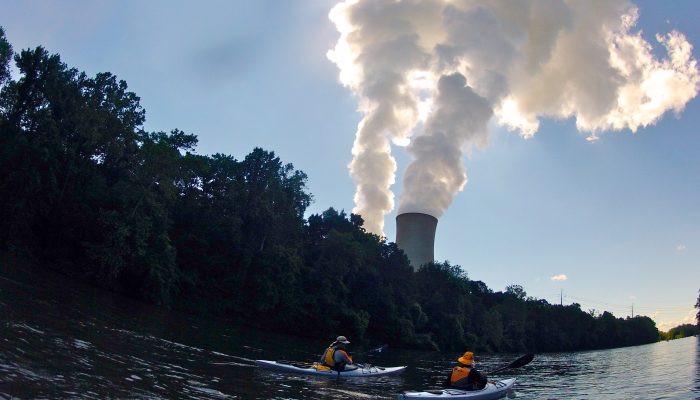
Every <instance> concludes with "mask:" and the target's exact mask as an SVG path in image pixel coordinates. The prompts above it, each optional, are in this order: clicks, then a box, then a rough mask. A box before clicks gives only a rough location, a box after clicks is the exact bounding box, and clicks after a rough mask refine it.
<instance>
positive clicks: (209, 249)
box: [0, 28, 660, 352]
mask: <svg viewBox="0 0 700 400" xmlns="http://www.w3.org/2000/svg"><path fill="white" fill-rule="evenodd" d="M13 56H14V57H13ZM13 58H14V62H15V64H16V66H17V69H18V70H19V77H18V79H17V80H14V79H12V77H11V75H10V73H9V66H10V62H11V60H12V59H13ZM144 121H145V110H144V109H143V108H142V107H141V105H140V104H139V98H138V97H137V96H136V94H134V93H132V92H129V91H128V88H127V84H126V83H125V82H124V81H119V80H117V78H116V77H115V76H113V75H112V74H110V73H100V74H97V75H96V76H94V77H88V76H87V75H86V74H85V73H83V72H79V71H78V70H76V69H74V68H69V67H68V66H66V64H64V63H63V62H61V60H60V57H59V56H58V55H52V54H49V53H48V52H47V51H46V50H45V49H43V48H42V47H37V48H36V49H29V50H23V51H21V52H19V53H17V54H14V53H13V51H12V47H11V46H10V44H9V43H8V42H7V41H6V39H5V37H4V32H3V31H2V29H1V28H0V169H1V170H2V173H1V174H0V198H2V199H3V201H2V204H1V205H0V251H3V252H6V253H8V254H15V255H19V256H20V257H21V258H26V259H29V260H31V262H32V263H33V264H36V265H40V266H50V268H51V269H54V270H56V271H59V272H60V273H62V274H64V275H68V276H72V277H74V278H76V279H80V280H82V281H86V282H89V283H90V284H92V285H95V286H98V287H102V288H106V289H108V290H111V291H113V292H117V293H121V294H123V295H126V296H128V297H130V298H135V299H139V300H141V301H145V302H149V303H153V304H156V305H160V306H163V307H169V308H173V309H181V310H188V311H193V312H197V313H205V314H206V313H208V314H212V315H216V316H222V317H226V318H229V319H231V320H234V321H237V322H241V323H244V324H246V325H250V326H253V327H257V328H262V329H274V330H275V331H277V332H280V331H282V332H287V333H289V334H293V335H298V336H307V337H315V338H328V337H333V336H337V335H338V334H339V332H342V333H343V334H344V335H347V336H349V337H352V338H353V340H355V341H359V342H362V341H365V342H369V341H372V342H375V343H387V344H390V345H392V346H397V347H406V348H420V349H435V350H453V351H462V350H463V349H465V348H470V349H474V350H475V351H479V352H525V351H528V352H552V351H574V350H591V349H603V348H612V347H620V346H630V345H639V344H645V343H652V342H656V341H658V340H659V338H660V333H659V331H658V329H657V328H656V325H655V323H654V321H653V320H652V319H650V318H648V317H645V316H636V317H634V318H624V319H623V318H615V317H614V316H613V315H612V314H611V313H609V312H607V311H605V312H603V313H602V314H598V313H596V312H595V311H588V312H586V311H583V310H581V307H580V305H579V304H575V303H574V304H570V305H565V306H561V305H556V304H549V303H548V302H547V301H545V300H542V299H536V298H532V297H529V296H527V293H526V292H525V290H524V289H523V287H521V286H519V285H511V286H509V287H508V288H507V289H506V290H505V291H504V292H494V291H493V290H491V289H489V288H488V287H487V286H486V284H485V283H484V282H481V281H478V280H472V279H470V278H469V277H468V275H467V274H466V272H464V271H463V270H462V268H461V267H460V266H458V265H452V264H450V263H449V262H447V261H445V262H438V263H433V264H428V265H426V266H424V267H422V268H421V269H420V270H419V271H417V272H414V271H413V268H412V267H410V266H409V264H408V261H407V258H406V257H405V255H404V254H403V252H402V251H401V250H399V249H398V248H397V247H396V244H395V243H392V242H388V241H387V240H386V239H385V238H382V237H379V236H377V235H374V234H371V233H368V232H366V231H365V229H364V228H363V220H362V218H361V216H359V215H355V214H350V215H347V214H346V213H345V212H344V211H337V210H335V209H333V208H328V209H327V210H326V211H324V212H322V213H320V214H313V215H310V216H309V217H308V218H305V217H304V215H305V212H306V210H307V208H308V206H309V205H310V204H311V201H312V195H311V193H309V192H308V189H307V176H306V175H305V174H304V173H303V172H302V171H299V170H296V169H295V168H294V167H293V166H292V165H291V164H285V163H283V162H282V160H280V159H279V158H278V157H277V156H276V155H275V153H274V152H271V151H266V150H263V149H260V148H256V149H254V150H253V151H252V152H251V153H250V154H248V155H247V156H246V157H245V158H244V159H242V160H237V159H235V158H234V157H232V156H229V155H225V154H214V155H197V154H195V146H196V144H197V138H196V136H195V135H191V134H187V133H185V132H182V131H180V130H177V129H176V130H173V131H171V132H169V133H165V132H146V131H144V130H143V124H144ZM303 327H306V328H303Z"/></svg>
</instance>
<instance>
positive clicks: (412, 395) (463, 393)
mask: <svg viewBox="0 0 700 400" xmlns="http://www.w3.org/2000/svg"><path fill="white" fill-rule="evenodd" d="M514 384H515V378H511V379H504V380H502V381H495V382H489V383H488V384H487V385H486V387H485V388H483V389H481V390H459V389H442V390H434V391H428V392H405V393H402V394H400V395H398V399H399V400H404V399H454V400H458V399H468V400H494V399H500V398H501V397H503V396H505V395H506V394H507V393H508V391H509V390H510V389H512V387H513V385H514Z"/></svg>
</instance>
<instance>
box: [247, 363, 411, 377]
mask: <svg viewBox="0 0 700 400" xmlns="http://www.w3.org/2000/svg"><path fill="white" fill-rule="evenodd" d="M255 364H256V365H257V366H258V367H260V368H262V369H266V370H270V371H277V372H287V373H291V374H301V375H313V376H325V377H329V378H338V377H341V378H369V377H374V376H387V375H395V374H400V373H401V372H403V371H404V370H405V369H406V366H400V367H376V366H374V365H371V366H363V367H361V368H357V369H354V370H349V371H340V375H338V372H337V371H331V370H325V371H324V370H317V369H315V368H311V367H308V368H300V367H297V366H294V365H291V364H285V363H282V362H277V361H269V360H255Z"/></svg>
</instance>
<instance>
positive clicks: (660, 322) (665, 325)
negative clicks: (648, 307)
mask: <svg viewBox="0 0 700 400" xmlns="http://www.w3.org/2000/svg"><path fill="white" fill-rule="evenodd" d="M695 313H696V310H695V309H694V308H691V309H689V311H688V313H687V314H686V315H685V317H682V318H678V317H676V318H675V319H670V318H669V317H667V318H661V317H660V315H661V314H662V313H661V312H660V311H656V312H654V313H653V314H652V316H651V318H652V319H653V320H655V321H656V322H657V327H658V328H659V330H660V331H664V332H667V331H669V330H670V329H671V328H675V327H677V326H679V325H684V324H695Z"/></svg>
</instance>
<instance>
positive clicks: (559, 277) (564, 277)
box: [549, 274, 569, 282]
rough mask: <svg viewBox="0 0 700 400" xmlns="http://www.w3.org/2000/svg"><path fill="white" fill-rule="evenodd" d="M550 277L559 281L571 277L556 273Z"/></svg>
mask: <svg viewBox="0 0 700 400" xmlns="http://www.w3.org/2000/svg"><path fill="white" fill-rule="evenodd" d="M549 279H551V280H553V281H555V282H557V281H565V280H567V279H569V278H568V277H567V276H566V275H565V274H559V275H554V276H553V277H551V278H549Z"/></svg>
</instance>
